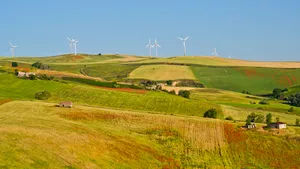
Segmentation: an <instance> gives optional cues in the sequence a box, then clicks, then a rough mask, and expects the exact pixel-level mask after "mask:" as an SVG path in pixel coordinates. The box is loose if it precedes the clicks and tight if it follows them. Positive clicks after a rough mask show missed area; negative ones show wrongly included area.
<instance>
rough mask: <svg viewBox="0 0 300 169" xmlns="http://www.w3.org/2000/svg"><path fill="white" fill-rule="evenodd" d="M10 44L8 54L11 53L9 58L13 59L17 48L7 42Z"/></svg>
mask: <svg viewBox="0 0 300 169" xmlns="http://www.w3.org/2000/svg"><path fill="white" fill-rule="evenodd" d="M8 43H9V44H10V52H11V56H12V57H14V54H15V48H16V47H18V46H14V45H12V44H11V43H10V42H8Z"/></svg>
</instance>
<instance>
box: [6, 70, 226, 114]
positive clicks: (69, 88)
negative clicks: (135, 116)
mask: <svg viewBox="0 0 300 169" xmlns="http://www.w3.org/2000/svg"><path fill="white" fill-rule="evenodd" d="M44 90H47V91H49V92H51V93H52V95H53V96H52V98H51V101H53V102H59V101H66V100H67V101H73V102H75V103H77V104H83V105H94V106H101V107H112V108H117V109H126V110H140V111H146V112H153V113H166V114H183V115H194V116H203V113H204V112H205V111H206V110H208V109H210V108H217V109H220V108H219V106H217V105H215V104H207V103H199V102H197V101H195V100H190V99H184V98H182V97H179V96H173V95H169V94H166V93H163V92H152V91H150V92H147V93H145V94H138V93H131V92H130V91H129V92H121V91H115V90H105V89H102V88H97V87H95V86H88V85H77V84H65V83H60V82H54V81H42V80H37V81H30V80H23V79H18V78H17V77H15V76H14V75H7V74H0V93H1V95H0V98H1V97H2V98H11V99H26V100H28V99H30V100H32V99H34V94H35V93H36V92H41V91H44Z"/></svg>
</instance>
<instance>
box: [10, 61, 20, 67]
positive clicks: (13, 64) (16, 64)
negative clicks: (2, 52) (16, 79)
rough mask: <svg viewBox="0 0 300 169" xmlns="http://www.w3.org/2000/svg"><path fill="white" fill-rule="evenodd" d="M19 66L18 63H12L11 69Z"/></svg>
mask: <svg viewBox="0 0 300 169" xmlns="http://www.w3.org/2000/svg"><path fill="white" fill-rule="evenodd" d="M18 66H19V64H18V63H17V62H12V63H11V67H18Z"/></svg>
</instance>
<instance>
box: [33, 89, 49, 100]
mask: <svg viewBox="0 0 300 169" xmlns="http://www.w3.org/2000/svg"><path fill="white" fill-rule="evenodd" d="M34 97H35V98H36V99H38V100H48V99H49V98H50V97H51V94H50V93H49V92H48V91H43V92H37V93H35V95H34Z"/></svg>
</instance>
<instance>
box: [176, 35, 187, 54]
mask: <svg viewBox="0 0 300 169" xmlns="http://www.w3.org/2000/svg"><path fill="white" fill-rule="evenodd" d="M188 38H189V36H188V37H186V38H184V39H183V38H180V37H178V39H180V40H182V42H183V49H184V56H186V45H185V42H186V40H188Z"/></svg>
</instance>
